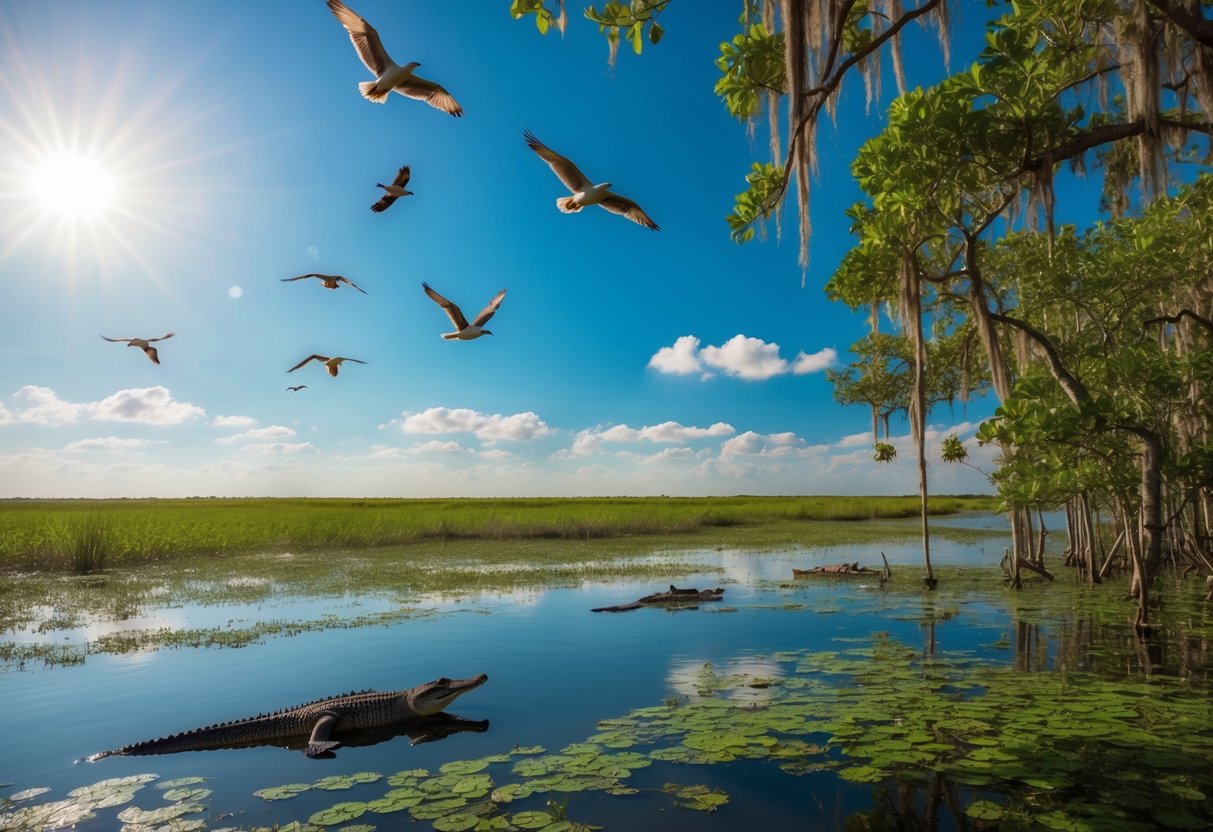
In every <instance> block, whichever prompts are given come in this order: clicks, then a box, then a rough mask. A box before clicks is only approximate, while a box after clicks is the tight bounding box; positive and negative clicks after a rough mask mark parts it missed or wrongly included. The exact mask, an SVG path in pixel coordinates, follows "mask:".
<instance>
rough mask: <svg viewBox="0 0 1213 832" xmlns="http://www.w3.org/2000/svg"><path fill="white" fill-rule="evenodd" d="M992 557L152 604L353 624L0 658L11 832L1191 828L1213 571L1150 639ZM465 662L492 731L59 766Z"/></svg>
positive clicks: (205, 617) (1169, 585)
mask: <svg viewBox="0 0 1213 832" xmlns="http://www.w3.org/2000/svg"><path fill="white" fill-rule="evenodd" d="M960 522H962V523H963V522H972V521H964V520H962V521H960ZM1003 545H1005V543H1004V542H1003V541H1001V540H999V539H988V540H987V541H986V542H985V543H984V544H972V545H961V544H954V543H948V542H940V543H939V544H938V549H937V558H936V560H937V563H939V564H940V567H941V573H942V574H941V575H940V578H941V581H940V589H939V590H938V591H936V592H934V593H929V594H928V593H924V592H923V591H921V589H919V588H917V587H915V586H914V583H915V581H913V580H910V578H909V576H911V575H913V576H917V575H918V574H919V569H918V568H917V565H916V564H917V558H918V554H917V547H916V546H915V545H900V544H898V545H891V546H888V547H885V552H886V553H887V554H888V555H889V560H890V562H892V563H893V568H894V571H895V573H896V574H895V581H894V584H893V585H892V586H891V587H888V588H885V589H881V588H879V587H878V586H876V584H875V581H873V580H867V579H855V578H850V579H811V580H802V581H796V582H793V581H792V580H791V579H790V575H791V567H792V566H797V567H805V566H813V565H818V564H823V563H834V562H838V561H841V560H847V561H854V560H861V561H862V562H864V563H869V564H870V563H871V560H872V557H873V555H874V554H875V553H874V552H873V551H872V550H870V549H868V550H867V551H864V552H858V551H856V552H853V553H852V552H850V551H847V550H845V549H831V550H824V549H819V550H813V551H811V552H802V553H796V552H778V553H746V552H734V551H729V552H712V551H707V552H701V553H692V554H688V555H687V556H686V557H685V561H686V562H687V563H689V564H691V565H690V566H687V567H685V568H684V569H683V570H681V571H679V572H678V573H677V574H672V575H671V577H670V580H671V581H675V582H676V583H677V584H678V585H680V586H696V587H699V588H704V587H715V586H723V587H725V589H726V592H725V595H724V600H723V601H722V602H720V603H710V604H703V605H701V607H700V608H699V609H697V610H688V611H680V612H669V611H665V610H661V609H641V610H637V611H634V612H629V613H623V614H593V613H591V612H590V611H589V610H590V608H591V607H596V606H604V605H609V604H618V603H626V602H628V601H632V600H634V599H635V598H637V597H639V596H641V595H645V594H648V593H650V592H653V591H656V590H659V589H661V588H663V587H662V586H660V585H657V586H654V585H653V583H652V582H648V583H643V584H641V583H630V582H616V583H602V584H589V583H587V584H582V585H580V586H576V587H571V588H559V589H541V590H534V591H523V592H512V593H510V594H500V595H478V596H474V597H465V598H462V599H459V600H450V599H446V600H442V599H438V600H433V599H431V600H428V601H425V602H423V603H419V604H416V605H410V606H412V607H413V608H415V609H418V610H420V611H421V612H422V614H415V613H409V614H402V615H399V616H393V615H392V612H393V610H394V609H396V608H397V605H396V604H395V603H394V602H392V601H389V600H387V599H382V598H364V599H351V598H319V599H299V598H290V599H283V600H282V601H281V602H279V601H271V602H266V603H257V604H250V605H244V606H226V607H219V608H214V607H198V608H189V607H184V608H175V609H162V610H147V611H145V617H144V618H142V619H137V621H138V623H140V624H141V625H145V626H149V627H160V626H164V625H166V624H170V625H172V626H191V627H199V626H221V625H222V624H223V623H224V622H237V623H241V624H247V623H248V622H250V621H252V622H256V621H267V620H280V619H284V618H295V619H298V620H300V621H307V620H318V619H322V618H323V617H324V616H326V615H331V616H334V617H335V618H336V619H338V620H349V619H353V618H360V619H361V626H358V627H356V628H348V627H326V628H314V629H309V628H306V627H302V628H300V629H301V630H302V632H298V634H294V635H291V636H290V637H274V638H268V639H265V640H263V641H259V642H256V643H253V644H250V645H249V646H246V647H243V648H242V649H214V650H206V649H193V648H187V649H161V650H157V651H154V652H135V653H131V654H126V655H110V654H90V655H88V656H87V657H86V658H85V660H84V661H83V662H81V663H78V664H75V665H71V666H63V667H38V666H36V665H35V664H32V663H31V664H28V665H26V667H25V669H17V668H16V667H14V666H10V667H8V668H7V670H8V672H4V673H0V701H2V702H3V703H4V712H5V717H6V719H5V739H6V746H7V750H6V753H5V754H3V755H0V782H3V783H5V784H8V785H5V786H2V787H0V798H7V799H8V800H9V803H8V804H7V805H4V806H2V807H0V829H31V830H33V829H43V828H59V827H65V826H74V827H75V828H77V829H80V830H83V832H89V831H90V830H118V829H125V830H128V832H145V830H152V829H156V830H166V831H167V830H180V832H186V830H191V829H202V828H205V829H211V830H215V829H231V828H242V829H250V828H260V827H266V828H286V829H301V828H315V829H324V830H345V832H370V830H372V829H418V830H424V829H438V830H464V829H486V830H490V829H501V830H505V829H546V830H549V832H560V830H569V829H575V828H579V827H578V824H590V825H593V826H602V827H606V828H607V829H639V830H647V829H662V830H665V829H669V830H682V829H686V830H691V829H695V830H699V829H720V830H726V829H739V828H743V827H749V826H756V827H763V828H769V829H785V828H796V829H840V828H853V829H900V828H923V829H936V828H938V829H962V828H963V829H972V828H1038V829H1113V830H1121V829H1123V830H1137V829H1140V830H1146V829H1156V828H1176V829H1193V828H1209V826H1210V825H1211V824H1213V805H1210V804H1213V799H1210V797H1209V796H1211V795H1213V699H1211V698H1210V695H1209V682H1210V674H1211V672H1213V606H1211V605H1209V604H1205V603H1202V602H1201V601H1200V600H1199V598H1200V594H1201V591H1202V588H1201V587H1199V586H1196V582H1195V581H1191V580H1189V581H1188V582H1187V583H1186V585H1184V584H1179V583H1177V582H1176V580H1175V579H1174V578H1173V577H1172V578H1167V579H1164V580H1163V581H1161V582H1160V587H1159V589H1160V592H1159V594H1160V596H1162V597H1163V603H1164V607H1163V611H1162V613H1161V614H1160V620H1161V621H1163V622H1164V624H1165V626H1164V627H1163V628H1161V631H1160V632H1159V633H1158V634H1157V636H1156V637H1155V638H1154V639H1153V640H1152V641H1151V642H1149V643H1145V644H1143V643H1141V642H1138V641H1137V640H1136V639H1135V638H1134V637H1133V636H1132V634H1131V631H1130V629H1129V627H1128V622H1129V621H1130V620H1131V618H1132V605H1131V604H1130V603H1129V602H1127V601H1125V600H1124V598H1123V596H1124V587H1123V585H1119V584H1114V585H1106V586H1103V587H1097V588H1095V589H1094V590H1086V589H1084V588H1081V587H1078V586H1077V585H1075V583H1074V576H1073V575H1071V574H1070V573H1069V572H1068V571H1066V570H1060V569H1059V571H1060V572H1061V574H1060V575H1059V580H1058V582H1057V583H1056V584H1054V585H1052V586H1040V585H1033V586H1032V587H1030V588H1028V589H1026V590H1024V591H1022V592H1019V593H1010V592H1007V591H1005V590H1003V589H1002V588H1001V586H1000V584H999V582H998V580H997V571H996V568H994V567H991V566H990V564H991V563H993V562H996V561H997V560H998V557H999V556H1000V554H1001V550H1002V547H1003ZM1054 563H1056V558H1055V559H1054ZM964 564H981V566H980V567H976V566H968V567H965V566H964ZM902 577H904V580H898V578H902ZM375 621H380V622H382V623H377V624H375V623H368V622H375ZM133 626H135V624H134V623H133V622H132V621H125V622H104V623H99V624H97V625H90V627H89V628H86V629H85V630H83V631H75V630H68V631H52V637H54V638H59V639H63V640H65V642H66V643H67V644H68V646H69V647H70V646H71V644H72V643H73V642H80V643H83V640H85V639H87V640H89V641H95V640H96V639H97V638H99V637H100V636H101V635H102V634H103V633H105V632H112V631H114V630H121V629H123V628H131V627H133ZM35 637H39V638H46V636H45V635H42V636H36V635H35V634H33V633H6V634H4V635H3V638H4V639H6V640H22V639H32V638H35ZM479 673H487V674H488V676H489V681H488V682H487V683H486V684H485V685H484V686H482V687H481V688H479V689H477V690H474V691H472V692H470V693H468V694H467V695H466V696H464V697H462V698H460V699H458V700H457V701H456V702H455V703H454V705H452V707H451V708H450V709H449V710H450V711H451V712H452V713H454V714H458V715H459V716H462V717H465V718H468V719H472V720H488V721H489V727H488V729H487V730H485V731H483V732H471V731H468V732H463V733H453V734H451V735H449V736H446V737H445V738H442V739H440V740H436V741H433V742H427V743H421V744H417V745H410V744H409V741H408V738H407V737H403V736H398V737H395V738H393V739H389V740H386V741H383V742H379V743H377V744H373V745H367V746H359V747H347V748H342V749H339V750H338V751H337V752H336V756H335V757H334V758H333V759H328V760H309V759H307V758H305V757H304V756H303V754H302V753H300V752H298V751H291V750H286V749H282V748H276V747H272V746H263V747H258V748H246V749H232V750H218V751H205V752H187V753H180V754H175V755H167V756H157V757H113V758H107V759H104V760H101V761H98V762H96V763H86V762H77V761H78V760H81V759H82V758H84V757H86V756H88V755H89V754H92V753H95V752H98V751H101V750H104V749H110V748H116V747H119V746H122V745H125V744H127V743H132V742H137V741H139V740H143V739H150V738H153V737H158V736H162V735H166V734H171V733H175V732H177V731H182V730H186V729H190V728H196V727H201V726H205V725H210V724H212V723H215V722H220V721H225V720H229V719H236V718H241V717H246V716H252V715H254V714H257V713H260V712H264V711H270V710H274V709H277V708H279V707H286V706H291V705H295V704H298V703H301V702H305V701H309V700H311V699H316V698H322V697H326V696H333V695H337V694H339V693H343V692H346V691H348V690H350V689H351V688H353V689H363V688H374V689H377V690H392V689H398V688H406V687H411V686H413V685H415V684H418V683H420V682H423V681H426V680H428V679H433V678H437V677H439V676H451V677H467V676H473V675H476V674H479ZM43 789H45V790H46V791H41V790H43Z"/></svg>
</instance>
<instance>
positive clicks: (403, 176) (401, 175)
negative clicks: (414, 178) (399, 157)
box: [392, 165, 409, 188]
mask: <svg viewBox="0 0 1213 832" xmlns="http://www.w3.org/2000/svg"><path fill="white" fill-rule="evenodd" d="M392 184H393V185H398V186H399V187H401V188H403V187H404V186H405V185H407V184H409V166H408V165H405V166H404V167H402V168H401V169H400V170H398V171H396V178H395V179H393V180H392Z"/></svg>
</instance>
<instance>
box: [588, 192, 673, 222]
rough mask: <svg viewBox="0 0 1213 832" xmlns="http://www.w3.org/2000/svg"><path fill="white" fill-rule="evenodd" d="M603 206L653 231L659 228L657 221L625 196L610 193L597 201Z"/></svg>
mask: <svg viewBox="0 0 1213 832" xmlns="http://www.w3.org/2000/svg"><path fill="white" fill-rule="evenodd" d="M598 204H599V205H601V206H602V207H603V208H605V209H607V210H608V211H610V212H611V213H612V214H619V216H621V217H627V218H628V219H630V220H631V221H632V222H635V223H639V224H640V225H643V226H644V227H645V228H651V229H653V230H654V231H659V230H661V228H660V226H658V225H657V223H655V222H653V220H652V218H651V217H649V215H648V214H646V213H645V212H644V209H643V208H641V207H640V206H639V205H637V204H636V203H635V202H632V200H630V199H628V198H627V197H626V196H619V195H618V194H611V195H610V196H608V197H607V198H606V199H604V200H603V201H602V202H600V203H598Z"/></svg>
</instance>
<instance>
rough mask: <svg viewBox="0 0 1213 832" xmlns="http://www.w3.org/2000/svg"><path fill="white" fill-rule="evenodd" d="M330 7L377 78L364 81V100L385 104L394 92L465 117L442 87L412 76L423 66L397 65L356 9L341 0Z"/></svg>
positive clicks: (330, 0) (333, 0)
mask: <svg viewBox="0 0 1213 832" xmlns="http://www.w3.org/2000/svg"><path fill="white" fill-rule="evenodd" d="M328 6H329V9H330V10H331V11H332V12H333V14H334V15H336V16H337V19H338V20H339V21H341V25H342V26H344V27H345V28H346V31H348V32H349V33H350V42H351V43H353V44H354V49H356V50H357V51H358V57H359V58H361V59H362V62H363V63H364V64H366V68H367V69H369V70H370V71H371V72H373V73H374V74H375V76H376V77H375V80H374V81H363V82H361V83H360V84H359V85H358V90H359V92H361V93H362V97H363V98H365V99H366V100H367V101H374V102H375V103H376V104H383V103H384V102H385V101H387V98H388V95H389V94H390V93H392V92H393V91H395V92H398V93H400V94H401V95H407V96H408V97H409V98H416V99H418V100H419V101H424V102H425V103H427V104H429V105H430V106H431V107H437V108H438V109H439V110H442V111H443V112H445V113H450V114H451V115H453V116H456V117H458V116H461V115H463V108H462V107H460V106H459V104H458V102H456V101H455V99H454V98H452V97H451V94H450V93H449V92H447V91H446V90H445V89H443V88H442V86H441V85H439V84H435V83H434V82H433V81H427V80H426V79H424V78H422V77H420V76H418V75H414V74H413V70H414V69H416V68H417V67H419V66H421V64H419V63H417V62H416V61H411V62H409V63H407V64H405V65H404V66H399V65H397V64H396V63H395V62H394V61H393V60H392V59H391V57H389V56H388V53H387V50H386V49H384V48H383V41H381V40H380V39H379V33H378V32H377V31H375V27H374V26H372V25H371V24H369V23H367V22H366V21H365V20H363V19H362V18H361V17H359V16H358V15H357V14H356V13H355V12H354V10H353V9H351V8H350V7H349V6H347V5H345V4H344V3H342V2H341V0H328Z"/></svg>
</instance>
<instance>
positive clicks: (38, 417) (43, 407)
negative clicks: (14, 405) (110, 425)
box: [13, 384, 87, 425]
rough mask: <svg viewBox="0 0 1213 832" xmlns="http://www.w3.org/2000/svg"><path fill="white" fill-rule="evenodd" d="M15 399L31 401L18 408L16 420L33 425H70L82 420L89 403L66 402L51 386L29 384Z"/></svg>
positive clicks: (15, 394)
mask: <svg viewBox="0 0 1213 832" xmlns="http://www.w3.org/2000/svg"><path fill="white" fill-rule="evenodd" d="M13 399H15V400H17V401H25V402H29V406H28V407H26V408H24V409H21V410H17V411H16V412H15V413H14V414H13V416H14V421H17V422H26V423H28V424H33V425H70V424H74V423H76V422H79V421H80V417H81V415H82V414H83V413H84V411H85V409H86V407H87V405H83V404H73V403H71V402H65V401H64V400H63V399H61V398H59V395H58V394H57V393H56V392H55V391H54V390H52V389H50V388H49V387H36V386H34V385H32V384H27V385H26V386H24V387H22V388H21V389H20V390H18V391H17V392H16V393H14V394H13Z"/></svg>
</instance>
